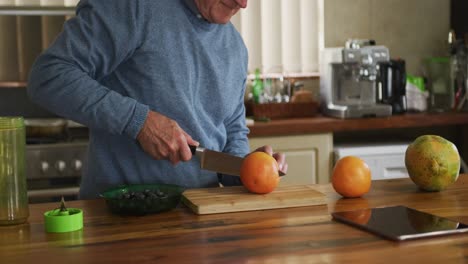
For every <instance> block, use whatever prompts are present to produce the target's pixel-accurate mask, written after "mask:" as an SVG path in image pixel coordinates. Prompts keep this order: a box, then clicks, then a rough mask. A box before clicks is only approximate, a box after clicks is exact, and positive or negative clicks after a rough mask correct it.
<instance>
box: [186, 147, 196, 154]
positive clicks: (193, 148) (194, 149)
mask: <svg viewBox="0 0 468 264" xmlns="http://www.w3.org/2000/svg"><path fill="white" fill-rule="evenodd" d="M188 146H189V148H190V152H192V155H195V153H196V152H197V146H193V145H188Z"/></svg>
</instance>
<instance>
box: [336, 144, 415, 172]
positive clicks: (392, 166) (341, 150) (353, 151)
mask: <svg viewBox="0 0 468 264" xmlns="http://www.w3.org/2000/svg"><path fill="white" fill-rule="evenodd" d="M408 145H409V143H394V144H389V143H387V144H373V145H369V144H366V145H341V146H335V149H334V153H335V161H337V160H338V159H340V158H343V157H345V156H350V155H352V156H357V157H360V158H361V159H362V160H364V162H366V163H367V165H369V168H370V169H371V175H372V180H383V179H395V178H406V177H408V171H407V170H406V166H405V152H406V148H407V147H408Z"/></svg>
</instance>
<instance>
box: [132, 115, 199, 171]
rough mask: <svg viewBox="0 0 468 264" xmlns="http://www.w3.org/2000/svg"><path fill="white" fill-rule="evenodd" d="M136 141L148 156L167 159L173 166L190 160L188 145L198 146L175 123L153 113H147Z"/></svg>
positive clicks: (190, 154)
mask: <svg viewBox="0 0 468 264" xmlns="http://www.w3.org/2000/svg"><path fill="white" fill-rule="evenodd" d="M137 140H138V142H139V143H140V145H141V147H142V148H143V150H144V151H145V152H146V153H148V154H149V155H150V156H152V157H153V158H155V159H157V160H161V159H167V160H169V161H171V163H172V164H174V165H175V164H177V163H178V162H179V161H188V160H190V159H191V158H192V153H191V152H190V148H189V146H188V145H189V144H190V145H194V146H198V145H199V143H198V142H197V141H195V140H193V139H192V137H191V136H190V135H189V134H187V133H186V132H185V131H184V130H183V129H182V128H180V126H179V125H178V124H177V122H176V121H174V120H172V119H170V118H168V117H166V116H164V115H161V114H159V113H157V112H153V111H150V112H149V113H148V116H147V117H146V120H145V123H144V125H143V128H142V129H141V131H140V133H138V136H137Z"/></svg>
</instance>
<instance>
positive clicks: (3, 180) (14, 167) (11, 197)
mask: <svg viewBox="0 0 468 264" xmlns="http://www.w3.org/2000/svg"><path fill="white" fill-rule="evenodd" d="M25 145H26V133H25V127H24V119H23V118H22V117H0V225H13V224H21V223H24V222H26V220H27V219H28V217H29V208H28V193H27V185H26V175H25Z"/></svg>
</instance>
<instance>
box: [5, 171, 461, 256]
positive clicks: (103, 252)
mask: <svg viewBox="0 0 468 264" xmlns="http://www.w3.org/2000/svg"><path fill="white" fill-rule="evenodd" d="M372 184H373V185H372V189H371V192H370V193H368V194H367V195H365V196H364V197H363V198H358V199H340V197H339V196H338V195H337V194H336V193H335V192H334V191H333V190H332V187H331V186H330V185H329V184H325V185H318V186H317V187H318V188H319V189H320V190H321V191H323V192H324V193H326V194H327V201H328V204H327V205H320V206H310V207H298V208H290V209H278V210H265V211H253V212H239V213H226V214H215V215H204V216H198V215H195V214H193V213H192V212H191V211H189V210H188V209H187V208H186V207H184V206H181V207H179V208H177V209H175V210H173V211H170V212H165V213H161V214H155V215H148V216H143V217H121V216H116V215H112V214H110V213H109V212H108V211H107V208H106V206H105V204H104V201H103V200H90V201H73V202H69V203H68V206H69V207H78V208H82V209H83V210H84V215H85V216H84V229H83V230H80V231H75V232H71V233H63V234H52V233H45V232H44V223H43V219H42V217H43V216H42V213H43V212H45V211H47V210H50V209H52V208H54V207H56V204H32V205H30V213H31V216H30V218H29V223H27V224H24V225H18V226H7V227H0V259H1V262H2V263H36V262H38V263H95V262H99V263H110V262H112V263H324V262H325V263H350V262H351V263H355V262H358V263H392V264H394V263H400V262H405V263H422V262H424V263H464V262H466V260H467V259H468V234H459V235H452V236H445V237H438V238H431V239H420V240H415V241H408V242H401V243H397V242H392V241H389V240H384V239H382V238H380V237H377V236H374V235H372V234H370V233H367V232H364V231H361V230H359V229H356V228H353V227H350V226H348V225H345V224H341V223H338V222H335V221H332V220H331V217H330V213H331V212H333V211H345V210H351V209H358V208H368V207H377V206H392V205H406V206H409V207H412V208H415V209H419V210H422V211H426V212H430V213H434V214H437V215H440V216H445V217H448V218H451V219H454V220H457V221H461V222H465V223H468V174H465V175H461V176H460V178H459V180H458V181H457V182H456V183H455V184H454V185H452V186H451V187H449V189H447V190H445V191H442V192H437V193H424V192H421V191H419V190H418V189H417V188H416V186H415V185H414V184H413V183H412V182H411V181H410V180H409V179H399V180H387V181H374V182H373V183H372Z"/></svg>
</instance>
